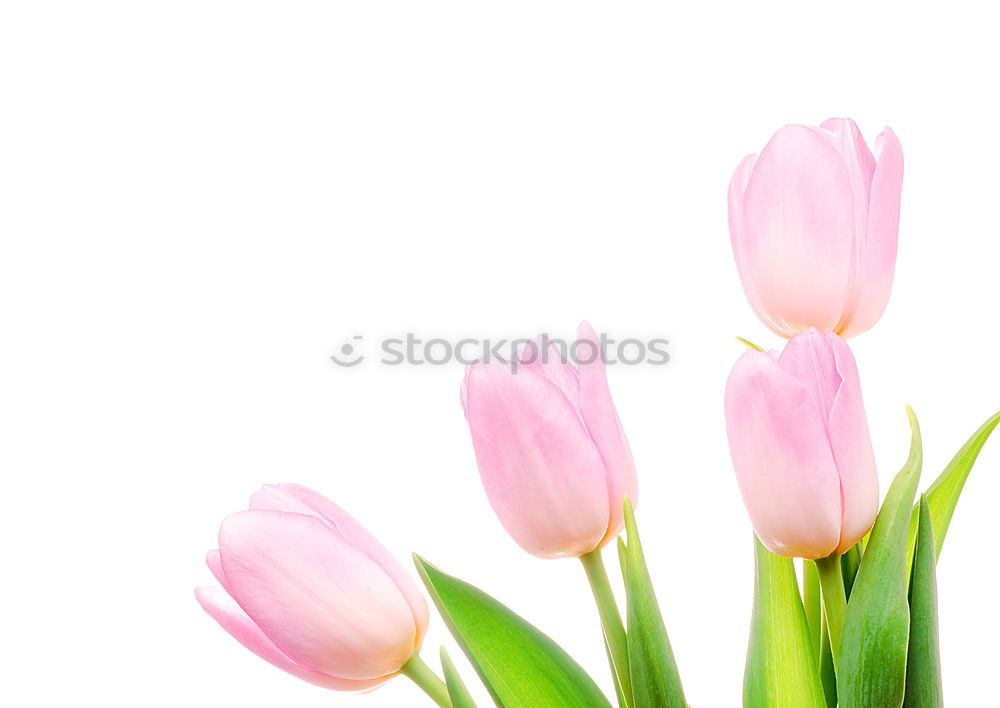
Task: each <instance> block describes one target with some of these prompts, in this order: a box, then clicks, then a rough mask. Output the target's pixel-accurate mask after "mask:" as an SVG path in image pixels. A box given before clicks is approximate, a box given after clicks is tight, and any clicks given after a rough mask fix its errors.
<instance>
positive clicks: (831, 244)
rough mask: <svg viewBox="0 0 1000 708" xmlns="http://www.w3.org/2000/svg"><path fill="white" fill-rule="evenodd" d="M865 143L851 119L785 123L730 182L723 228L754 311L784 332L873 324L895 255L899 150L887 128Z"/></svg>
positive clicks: (848, 332) (847, 330)
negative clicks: (870, 145) (872, 147)
mask: <svg viewBox="0 0 1000 708" xmlns="http://www.w3.org/2000/svg"><path fill="white" fill-rule="evenodd" d="M875 152H876V154H875V155H873V154H872V152H871V151H870V150H869V149H868V146H867V145H866V144H865V141H864V138H863V137H862V136H861V133H860V131H859V130H858V127H857V126H856V125H855V124H854V121H852V120H850V119H849V118H848V119H842V118H831V119H830V120H828V121H826V122H824V123H823V124H822V125H821V126H819V127H813V126H805V125H788V126H785V127H784V128H782V129H781V130H779V131H778V132H777V133H775V134H774V137H772V138H771V141H770V142H769V143H768V144H767V145H766V146H765V147H764V150H763V151H762V152H761V153H760V155H750V156H748V157H747V158H745V159H744V160H743V162H741V163H740V165H739V166H738V167H737V168H736V172H735V173H734V174H733V179H732V182H731V183H730V186H729V232H730V238H731V241H732V246H733V254H734V256H735V258H736V266H737V268H738V270H739V273H740V278H741V279H742V281H743V289H744V291H745V292H746V295H747V298H748V299H749V300H750V304H751V306H752V307H753V309H754V311H755V312H756V313H757V316H758V317H760V319H761V320H762V321H763V322H764V324H766V325H767V326H768V327H770V328H771V329H772V330H773V331H774V332H776V333H778V334H780V335H781V336H784V337H791V336H792V335H793V334H795V333H796V332H802V331H804V330H806V329H808V328H809V327H813V326H814V327H818V328H820V329H829V330H832V331H833V332H836V333H837V334H840V335H842V336H844V337H852V336H854V335H856V334H859V333H861V332H864V331H865V330H867V329H869V328H870V327H871V326H872V325H874V324H875V323H876V322H877V321H878V319H879V317H881V315H882V311H883V310H884V309H885V305H886V302H887V300H888V299H889V290H890V289H891V287H892V277H893V271H894V269H895V264H896V239H897V236H898V231H899V200H900V192H901V189H902V183H903V153H902V148H901V147H900V144H899V140H898V139H897V138H896V135H895V134H894V133H893V132H892V130H890V129H889V128H886V129H885V132H883V133H882V134H881V135H880V136H879V137H878V139H877V140H876V141H875Z"/></svg>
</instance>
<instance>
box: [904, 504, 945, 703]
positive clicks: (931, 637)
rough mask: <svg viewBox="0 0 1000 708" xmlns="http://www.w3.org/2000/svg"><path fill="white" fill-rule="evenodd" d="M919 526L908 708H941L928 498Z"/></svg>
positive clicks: (922, 506)
mask: <svg viewBox="0 0 1000 708" xmlns="http://www.w3.org/2000/svg"><path fill="white" fill-rule="evenodd" d="M918 509H919V511H920V516H919V519H918V522H917V526H918V531H917V549H916V554H915V555H914V556H913V574H912V576H911V577H912V579H911V581H910V648H909V652H908V654H907V660H906V699H905V700H904V701H903V705H904V706H907V707H908V708H940V706H943V705H944V696H943V694H942V693H941V652H940V650H939V648H938V622H937V581H936V580H935V575H934V566H935V565H936V563H937V555H936V554H935V551H934V530H933V527H934V523H933V521H932V520H931V507H930V504H929V503H928V501H927V496H926V495H923V496H921V497H920V504H919V506H918Z"/></svg>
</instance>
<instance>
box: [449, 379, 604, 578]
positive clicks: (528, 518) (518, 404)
mask: <svg viewBox="0 0 1000 708" xmlns="http://www.w3.org/2000/svg"><path fill="white" fill-rule="evenodd" d="M466 391H467V415H468V419H469V428H470V430H471V432H472V441H473V446H474V447H475V451H476V459H477V461H478V463H479V472H480V476H481V477H482V480H483V486H484V487H485V488H486V494H487V496H488V497H489V499H490V503H491V504H492V505H493V509H494V510H495V511H496V513H497V516H498V517H499V518H500V521H501V523H503V525H504V528H506V529H507V532H508V533H510V535H511V536H512V537H513V538H514V540H515V541H517V543H518V544H520V545H521V547H522V548H524V549H525V550H526V551H528V552H529V553H533V554H534V555H537V556H541V557H543V558H551V557H558V556H579V555H582V554H584V553H587V552H589V551H591V550H593V549H594V548H596V547H597V545H598V543H600V541H601V539H602V538H603V536H604V534H605V531H606V530H607V527H608V495H607V483H606V479H605V472H604V464H603V463H602V461H601V457H600V455H599V454H598V452H597V449H596V448H595V447H594V444H593V442H592V441H591V439H590V437H589V436H588V434H587V432H586V430H585V429H584V427H583V424H582V423H581V422H580V417H579V416H578V414H577V412H576V410H575V409H574V407H573V406H572V405H571V404H570V402H569V401H568V400H567V399H566V396H565V395H564V394H563V392H562V390H560V388H559V387H558V386H556V385H554V384H553V383H552V382H550V381H549V380H548V379H546V378H545V377H543V376H540V375H538V374H537V373H535V372H534V371H533V370H531V368H526V369H523V370H519V371H518V372H517V374H511V372H510V370H509V369H508V368H507V366H506V365H504V364H501V363H491V364H484V363H479V364H474V365H473V366H471V367H470V368H469V370H468V375H467V378H466Z"/></svg>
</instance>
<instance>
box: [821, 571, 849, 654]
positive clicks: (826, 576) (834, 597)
mask: <svg viewBox="0 0 1000 708" xmlns="http://www.w3.org/2000/svg"><path fill="white" fill-rule="evenodd" d="M816 570H818V571H819V584H820V587H821V588H823V607H824V608H826V625H827V628H828V630H829V632H830V649H831V650H832V652H833V665H834V666H836V665H837V658H838V654H839V651H840V632H841V630H843V628H844V615H845V614H846V613H847V593H845V592H844V575H843V572H842V571H841V568H840V554H839V553H832V554H830V555H829V556H827V557H826V558H820V559H819V560H817V561H816Z"/></svg>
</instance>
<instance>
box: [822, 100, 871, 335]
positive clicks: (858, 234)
mask: <svg viewBox="0 0 1000 708" xmlns="http://www.w3.org/2000/svg"><path fill="white" fill-rule="evenodd" d="M822 128H823V129H824V130H826V131H827V132H828V134H829V135H830V136H831V138H832V139H833V144H834V146H835V147H836V148H837V151H838V152H839V153H840V155H841V157H842V158H843V159H844V164H845V166H846V167H847V175H848V179H849V180H850V183H851V192H852V193H853V194H854V249H853V254H852V259H851V275H850V279H849V286H848V295H847V299H846V301H845V302H844V308H843V312H842V313H841V316H840V322H838V323H837V326H836V327H835V328H834V330H835V331H838V332H839V331H842V330H843V328H844V327H846V325H847V323H848V322H849V321H850V320H851V318H852V317H853V316H854V311H855V310H856V309H857V308H858V304H859V303H860V301H861V293H862V291H863V290H864V285H865V281H864V278H865V260H866V255H867V250H868V247H867V240H868V202H869V199H870V197H871V186H872V176H873V175H874V173H875V158H874V157H873V156H872V153H871V150H869V149H868V145H867V144H866V143H865V139H864V137H863V136H862V135H861V131H860V130H858V126H857V124H855V122H854V121H853V120H851V119H850V118H830V119H829V120H826V121H824V122H823V124H822Z"/></svg>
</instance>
